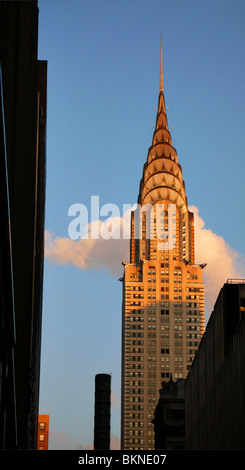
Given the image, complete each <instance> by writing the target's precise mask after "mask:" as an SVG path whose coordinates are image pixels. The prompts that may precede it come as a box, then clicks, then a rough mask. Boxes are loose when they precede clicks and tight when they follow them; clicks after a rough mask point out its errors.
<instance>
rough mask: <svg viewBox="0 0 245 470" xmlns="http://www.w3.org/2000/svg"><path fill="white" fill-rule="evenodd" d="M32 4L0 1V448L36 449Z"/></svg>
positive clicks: (41, 138)
mask: <svg viewBox="0 0 245 470" xmlns="http://www.w3.org/2000/svg"><path fill="white" fill-rule="evenodd" d="M37 45H38V5H37V2H36V1H35V0H32V1H1V2H0V68H1V96H0V100H1V107H0V121H1V122H0V149H1V150H0V316H1V321H0V448H1V449H35V448H36V442H37V422H38V400H39V375H40V347H41V346H40V345H41V322H42V288H43V259H44V209H45V158H46V156H45V135H46V80H47V63H46V62H45V61H38V60H37Z"/></svg>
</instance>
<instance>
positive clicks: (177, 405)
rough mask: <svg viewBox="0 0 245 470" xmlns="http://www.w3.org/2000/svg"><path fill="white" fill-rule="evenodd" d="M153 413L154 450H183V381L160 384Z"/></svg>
mask: <svg viewBox="0 0 245 470" xmlns="http://www.w3.org/2000/svg"><path fill="white" fill-rule="evenodd" d="M159 393H160V397H159V400H158V403H157V406H156V410H155V413H154V419H153V421H152V422H153V424H154V432H155V449H156V450H158V449H159V450H161V449H164V450H176V449H185V380H184V379H177V380H176V381H173V380H172V377H171V378H170V380H169V382H162V388H161V390H160V391H159Z"/></svg>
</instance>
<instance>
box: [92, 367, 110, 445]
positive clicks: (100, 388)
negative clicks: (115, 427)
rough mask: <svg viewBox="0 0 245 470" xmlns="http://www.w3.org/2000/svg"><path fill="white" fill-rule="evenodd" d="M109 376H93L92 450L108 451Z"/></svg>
mask: <svg viewBox="0 0 245 470" xmlns="http://www.w3.org/2000/svg"><path fill="white" fill-rule="evenodd" d="M110 421H111V376H110V375H109V374H97V375H96V376H95V404H94V450H109V449H110Z"/></svg>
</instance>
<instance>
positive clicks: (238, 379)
mask: <svg viewBox="0 0 245 470" xmlns="http://www.w3.org/2000/svg"><path fill="white" fill-rule="evenodd" d="M185 403H186V448H187V449H245V281H244V280H243V281H236V280H228V281H227V283H226V284H224V286H223V287H222V289H221V291H220V293H219V296H218V298H217V300H216V303H215V306H214V310H213V312H212V314H211V316H210V318H209V321H208V324H207V327H206V331H205V333H204V336H203V338H202V341H201V344H200V346H199V349H198V352H197V355H196V357H195V359H194V361H193V364H192V367H191V370H190V373H189V375H188V377H187V379H186V387H185Z"/></svg>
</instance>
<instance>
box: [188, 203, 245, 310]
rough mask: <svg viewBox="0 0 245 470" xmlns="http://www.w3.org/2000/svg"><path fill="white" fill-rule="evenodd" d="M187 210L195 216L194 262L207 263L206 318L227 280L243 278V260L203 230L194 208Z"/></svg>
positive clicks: (212, 233) (205, 274) (244, 266)
mask: <svg viewBox="0 0 245 470" xmlns="http://www.w3.org/2000/svg"><path fill="white" fill-rule="evenodd" d="M189 209H190V210H191V211H192V212H194V214H195V245H196V246H195V253H196V260H195V261H196V263H207V266H206V267H205V268H204V271H203V277H204V286H205V304H206V317H207V318H208V317H209V315H210V313H211V312H212V309H213V306H214V304H215V301H216V299H217V297H218V294H219V291H220V289H221V288H222V286H223V284H224V283H225V282H226V281H227V279H228V278H242V277H245V262H244V261H245V259H244V255H243V254H241V253H238V252H237V251H236V250H234V249H233V248H231V247H230V245H229V244H228V243H227V242H226V241H225V240H224V238H223V237H221V236H220V235H216V234H215V233H214V232H213V231H212V230H210V229H207V228H205V222H204V220H203V219H202V218H201V217H200V216H199V210H198V209H197V208H196V207H195V206H191V207H189Z"/></svg>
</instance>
